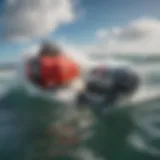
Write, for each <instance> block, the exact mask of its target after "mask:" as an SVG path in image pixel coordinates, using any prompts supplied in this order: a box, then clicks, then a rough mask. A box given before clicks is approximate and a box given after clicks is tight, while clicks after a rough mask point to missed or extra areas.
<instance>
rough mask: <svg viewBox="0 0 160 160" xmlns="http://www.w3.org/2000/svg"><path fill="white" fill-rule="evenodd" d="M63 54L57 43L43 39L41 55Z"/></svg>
mask: <svg viewBox="0 0 160 160" xmlns="http://www.w3.org/2000/svg"><path fill="white" fill-rule="evenodd" d="M60 54H61V50H60V48H59V47H58V46H57V45H56V44H55V43H51V42H49V41H43V42H42V43H41V47H40V56H43V55H48V56H57V55H60Z"/></svg>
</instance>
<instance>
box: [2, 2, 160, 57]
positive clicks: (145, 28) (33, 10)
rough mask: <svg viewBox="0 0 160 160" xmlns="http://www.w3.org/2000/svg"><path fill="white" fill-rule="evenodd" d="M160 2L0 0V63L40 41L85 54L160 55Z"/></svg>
mask: <svg viewBox="0 0 160 160" xmlns="http://www.w3.org/2000/svg"><path fill="white" fill-rule="evenodd" d="M159 6H160V0H152V1H151V0H0V59H14V58H16V57H17V55H18V54H20V53H21V52H23V51H24V50H26V49H29V48H32V47H33V46H34V45H37V44H38V43H39V42H40V41H41V40H43V39H50V40H53V41H57V42H58V43H60V44H62V45H69V46H71V47H73V48H76V49H82V50H84V53H86V52H87V53H92V52H99V53H102V52H104V53H107V52H109V53H118V54H124V53H125V54H132V53H137V54H153V53H154V54H159V53H160V47H159V46H160V45H159V42H160V11H159Z"/></svg>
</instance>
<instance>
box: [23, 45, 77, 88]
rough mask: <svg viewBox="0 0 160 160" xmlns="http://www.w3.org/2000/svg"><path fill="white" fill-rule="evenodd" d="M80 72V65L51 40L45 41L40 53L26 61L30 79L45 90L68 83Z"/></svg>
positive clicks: (27, 73)
mask: <svg viewBox="0 0 160 160" xmlns="http://www.w3.org/2000/svg"><path fill="white" fill-rule="evenodd" d="M79 74H80V70H79V66H78V65H77V64H76V63H75V62H74V61H73V60H72V59H71V58H69V57H66V56H65V55H64V54H63V52H62V51H61V50H60V48H59V47H58V46H57V45H55V44H52V43H49V42H43V43H42V44H41V47H40V51H39V54H38V55H37V56H36V57H34V58H31V59H29V60H28V62H27V63H26V75H27V78H28V80H29V81H30V82H32V83H33V84H34V85H37V86H38V87H40V88H42V89H44V90H45V89H55V88H60V87H62V86H65V85H68V84H69V83H71V82H72V81H73V80H74V79H75V78H76V77H78V76H79Z"/></svg>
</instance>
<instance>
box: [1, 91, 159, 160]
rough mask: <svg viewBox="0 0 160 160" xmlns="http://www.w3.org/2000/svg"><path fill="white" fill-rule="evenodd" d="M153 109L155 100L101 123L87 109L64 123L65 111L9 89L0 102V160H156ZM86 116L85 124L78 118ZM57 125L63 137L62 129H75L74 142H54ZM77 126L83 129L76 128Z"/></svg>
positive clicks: (156, 106)
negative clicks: (56, 124) (77, 139)
mask: <svg viewBox="0 0 160 160" xmlns="http://www.w3.org/2000/svg"><path fill="white" fill-rule="evenodd" d="M159 104H160V99H155V100H154V101H150V102H148V103H147V102H146V103H145V102H144V103H142V104H139V106H135V105H133V106H127V107H126V108H123V109H117V110H115V111H112V112H111V113H109V114H108V115H107V116H106V117H103V118H102V117H101V116H96V115H95V114H92V113H91V112H90V111H87V110H86V111H77V113H78V114H77V115H76V116H74V118H73V117H72V114H70V115H68V119H65V118H64V117H65V116H64V115H65V114H68V113H67V110H66V106H62V105H61V104H58V103H54V102H53V101H47V100H45V99H42V98H39V97H31V96H29V95H27V94H26V92H25V91H24V90H23V89H14V90H12V91H10V92H9V93H8V94H7V96H5V98H3V99H2V100H1V102H0V106H1V107H0V109H1V111H0V114H2V116H0V123H1V126H0V129H1V132H0V139H1V146H0V157H1V159H5V160H6V159H13V160H14V159H15V160H17V159H27V160H44V159H45V160H51V159H65V160H66V159H68V160H69V159H71V160H72V159H83V160H85V159H86V160H88V159H91V160H92V159H96V160H99V159H105V160H119V159H121V160H135V159H137V160H150V159H153V160H155V159H157V160H158V159H159V158H160V157H159V153H160V152H159V150H160V137H159V136H160V134H159V135H158V133H160V132H159V130H160V121H158V120H159V118H158V117H157V116H158V114H160V111H159V110H160V109H159ZM86 112H89V116H87V118H88V119H86V118H85V116H84V114H85V113H86ZM158 112H159V113H158ZM75 113H76V112H75ZM80 115H81V119H79V118H78V117H79V116H80ZM71 117H72V118H71ZM155 117H157V118H156V119H155ZM70 118H71V119H70ZM58 121H59V126H61V128H62V132H63V133H65V130H64V128H65V127H64V126H65V124H69V126H70V127H72V129H73V130H78V132H77V133H76V136H77V137H78V138H79V141H78V143H76V144H72V145H69V144H61V143H60V142H59V141H60V140H59V139H58V136H57V135H55V134H54V133H53V132H55V130H54V128H53V124H55V123H56V122H58ZM82 121H84V122H83V123H84V124H85V125H86V126H85V125H84V124H83V125H82V124H81V126H83V127H78V126H80V123H82ZM137 121H138V123H137ZM84 126H85V127H84ZM53 130H54V131H53ZM156 132H157V135H156V134H155V133H156ZM65 134H67V131H66V133H65ZM154 134H155V135H154ZM82 137H83V138H82ZM84 137H85V138H84ZM2 144H3V145H2ZM155 149H156V150H155Z"/></svg>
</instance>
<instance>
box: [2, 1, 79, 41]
mask: <svg viewBox="0 0 160 160" xmlns="http://www.w3.org/2000/svg"><path fill="white" fill-rule="evenodd" d="M7 2H8V3H7V5H6V11H5V14H4V15H3V17H2V18H3V21H4V25H5V27H6V28H5V38H7V39H10V40H27V39H30V38H35V37H40V36H45V35H47V34H48V33H49V32H51V31H54V30H55V29H56V28H57V27H59V26H60V25H61V24H64V23H70V22H72V21H74V20H75V18H76V15H75V11H74V5H75V3H73V0H7Z"/></svg>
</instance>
